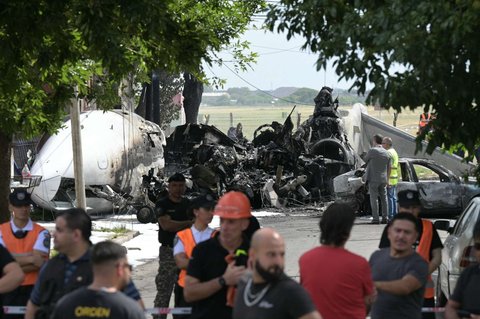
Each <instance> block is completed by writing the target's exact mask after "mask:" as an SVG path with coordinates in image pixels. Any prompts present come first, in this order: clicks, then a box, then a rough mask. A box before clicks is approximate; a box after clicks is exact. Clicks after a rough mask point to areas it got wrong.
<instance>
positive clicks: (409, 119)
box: [199, 105, 422, 140]
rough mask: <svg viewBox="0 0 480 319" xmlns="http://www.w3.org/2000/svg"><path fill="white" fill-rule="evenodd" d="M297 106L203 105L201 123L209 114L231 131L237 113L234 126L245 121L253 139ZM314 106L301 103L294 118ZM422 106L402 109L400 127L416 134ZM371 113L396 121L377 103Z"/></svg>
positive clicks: (212, 121)
mask: <svg viewBox="0 0 480 319" xmlns="http://www.w3.org/2000/svg"><path fill="white" fill-rule="evenodd" d="M292 108H293V107H286V106H285V107H281V106H242V107H231V106H201V107H200V110H199V123H205V116H206V115H209V116H210V119H209V122H208V124H209V125H214V126H216V127H217V128H218V129H220V130H221V131H222V132H224V133H227V131H228V129H229V127H230V126H231V125H230V113H232V114H233V126H236V125H237V123H239V122H240V123H242V126H243V134H244V136H245V137H246V138H247V139H249V140H251V139H252V138H253V132H254V131H255V130H256V129H257V128H258V127H259V126H260V125H262V124H270V123H272V121H277V122H280V123H283V122H284V121H285V119H286V117H287V116H288V114H289V113H290V112H291V110H292ZM340 109H344V110H349V109H351V106H348V107H345V106H342V107H340ZM313 110H314V106H313V105H312V106H303V105H302V106H297V107H296V108H295V111H294V112H293V113H292V121H293V124H294V126H295V128H296V127H297V118H298V114H300V118H301V120H300V123H303V122H304V121H305V120H307V119H308V117H309V116H310V115H312V114H313ZM421 112H422V109H421V108H418V109H416V110H414V111H410V110H404V111H403V112H402V113H400V115H399V117H398V119H397V127H398V128H400V129H402V130H404V131H406V132H407V133H410V134H412V135H415V134H416V131H417V127H418V119H419V116H420V113H421ZM368 114H369V115H371V116H373V117H375V118H377V119H379V120H382V121H384V122H386V123H388V124H393V111H387V110H375V109H374V108H373V107H368Z"/></svg>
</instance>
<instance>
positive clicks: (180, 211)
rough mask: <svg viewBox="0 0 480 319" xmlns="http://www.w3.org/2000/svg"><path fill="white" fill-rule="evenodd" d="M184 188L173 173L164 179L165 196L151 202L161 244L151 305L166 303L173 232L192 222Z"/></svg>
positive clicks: (173, 266)
mask: <svg viewBox="0 0 480 319" xmlns="http://www.w3.org/2000/svg"><path fill="white" fill-rule="evenodd" d="M185 190H186V187H185V177H184V176H183V175H182V174H180V173H175V174H174V175H172V176H170V178H169V179H168V196H167V197H165V198H162V199H161V200H159V201H158V202H157V203H156V204H155V212H156V214H157V217H158V224H159V229H158V241H159V242H160V244H161V246H160V252H159V260H158V273H157V276H156V277H155V284H156V286H157V295H156V297H155V300H154V302H153V304H154V306H155V307H161V308H167V307H168V305H169V303H170V296H171V295H172V291H173V287H174V285H175V279H176V278H177V273H178V268H177V266H176V264H175V259H174V258H173V240H174V238H175V234H176V233H177V232H178V231H181V230H183V229H185V228H189V227H190V226H192V224H193V221H192V217H191V216H188V214H187V210H188V208H189V207H190V201H189V200H188V199H186V198H184V197H183V195H184V194H185ZM166 317H167V316H166V315H161V316H160V318H166Z"/></svg>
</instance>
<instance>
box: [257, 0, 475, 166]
mask: <svg viewBox="0 0 480 319" xmlns="http://www.w3.org/2000/svg"><path fill="white" fill-rule="evenodd" d="M266 25H267V27H268V28H269V29H270V30H271V31H275V30H277V31H283V30H286V31H287V37H291V36H295V35H300V36H303V37H304V38H305V47H306V48H309V49H310V50H312V51H313V52H316V53H318V62H317V68H322V67H324V66H325V62H326V61H327V60H332V61H333V62H334V65H335V71H336V73H337V74H339V75H340V76H341V78H345V79H354V80H355V82H354V85H353V86H352V89H357V90H358V92H359V93H363V92H365V91H366V88H367V81H368V82H370V83H371V84H372V85H373V88H372V90H371V91H370V94H369V95H368V99H367V101H369V102H371V103H374V102H378V103H379V104H380V105H381V106H382V107H385V108H394V109H395V110H397V111H401V110H402V109H404V108H414V107H417V106H422V105H423V106H425V108H426V109H429V108H432V110H433V112H435V113H436V114H437V119H436V120H435V122H434V127H435V131H434V132H433V133H432V134H431V136H429V143H430V144H429V147H428V148H429V150H433V148H434V147H435V146H444V147H445V148H446V149H451V150H453V149H457V148H459V147H464V148H466V149H467V150H468V153H469V154H470V157H472V156H473V154H474V150H475V149H476V148H477V147H479V146H480V126H479V125H478V123H479V122H480V113H479V112H478V108H477V104H478V101H479V95H480V55H479V53H478V52H480V38H479V37H478V30H480V5H479V1H469V0H457V1H453V0H452V1H435V0H427V1H416V0H391V1H371V0H355V1H327V0H325V1H320V0H304V1H299V0H280V2H279V3H276V4H271V6H270V8H269V12H268V14H267V22H266ZM420 138H423V137H420Z"/></svg>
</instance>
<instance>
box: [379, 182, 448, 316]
mask: <svg viewBox="0 0 480 319" xmlns="http://www.w3.org/2000/svg"><path fill="white" fill-rule="evenodd" d="M398 205H399V209H398V211H399V213H409V214H412V215H413V216H415V217H416V218H417V220H418V229H419V231H418V232H419V235H418V239H417V240H416V242H415V243H414V248H415V250H416V252H417V253H418V254H419V255H420V256H422V257H423V259H425V260H426V261H427V262H428V281H427V285H426V287H425V294H424V301H423V306H424V307H434V306H435V300H434V297H435V290H434V287H433V281H432V276H431V275H432V272H434V271H435V269H437V268H438V266H439V265H440V264H441V263H442V248H443V245H442V241H441V240H440V236H439V235H438V232H437V230H436V229H435V227H434V226H433V224H432V222H431V221H429V220H427V219H422V218H419V215H420V212H421V210H422V204H421V202H420V194H419V193H418V192H417V191H412V190H404V191H400V192H398ZM388 227H389V225H387V226H386V227H385V229H384V230H383V234H382V238H381V240H380V244H379V248H385V247H390V240H389V239H388V236H387V229H388ZM422 317H423V318H435V314H434V313H424V314H423V316H422Z"/></svg>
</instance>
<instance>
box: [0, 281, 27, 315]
mask: <svg viewBox="0 0 480 319" xmlns="http://www.w3.org/2000/svg"><path fill="white" fill-rule="evenodd" d="M32 290H33V285H31V286H30V285H29V286H20V287H18V288H17V289H15V290H13V291H11V292H9V293H6V294H3V295H2V305H4V306H20V307H25V306H26V305H27V302H28V299H30V294H31V293H32ZM2 313H3V309H2ZM23 317H24V315H7V314H4V315H3V318H5V319H17V318H18V319H23Z"/></svg>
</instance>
